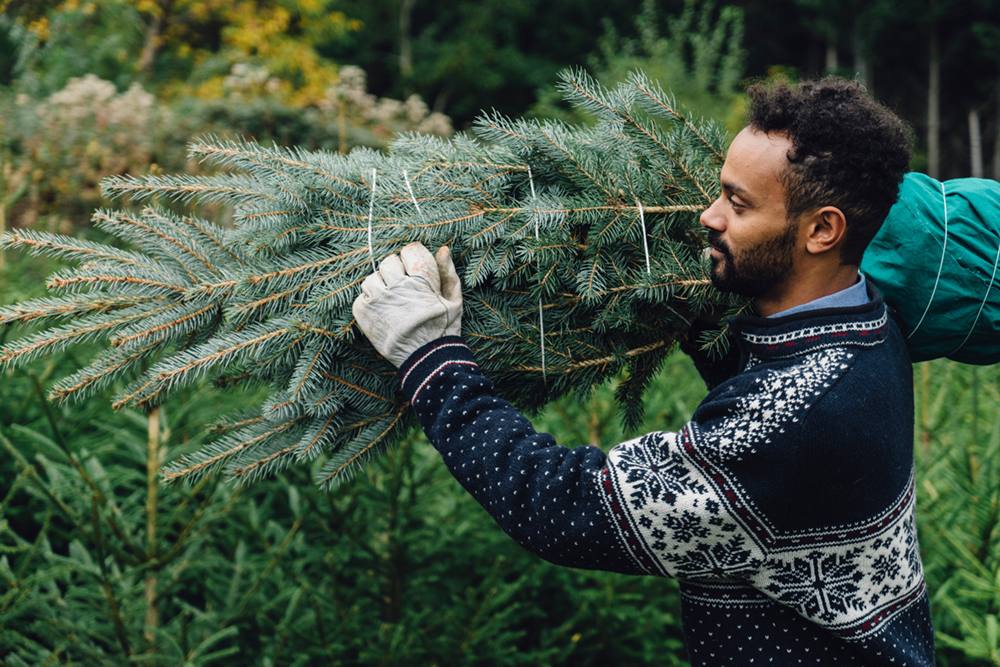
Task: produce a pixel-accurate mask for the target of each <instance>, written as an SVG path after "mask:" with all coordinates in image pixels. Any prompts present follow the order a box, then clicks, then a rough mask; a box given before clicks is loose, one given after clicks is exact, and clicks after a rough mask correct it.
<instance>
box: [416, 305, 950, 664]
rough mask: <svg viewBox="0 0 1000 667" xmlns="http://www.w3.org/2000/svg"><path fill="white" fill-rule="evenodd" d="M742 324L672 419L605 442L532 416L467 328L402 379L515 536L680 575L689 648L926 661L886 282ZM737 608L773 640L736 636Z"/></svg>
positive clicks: (462, 474) (906, 415)
mask: <svg viewBox="0 0 1000 667" xmlns="http://www.w3.org/2000/svg"><path fill="white" fill-rule="evenodd" d="M734 328H735V329H736V330H737V331H739V333H740V336H741V338H740V347H741V349H742V355H743V360H742V363H741V367H742V370H741V372H740V373H739V374H738V375H737V376H735V377H734V378H732V379H731V380H729V381H727V382H725V383H723V384H722V385H720V386H718V387H716V388H715V389H714V390H713V391H712V392H711V393H710V394H709V396H708V397H707V398H706V399H705V401H704V402H703V403H702V405H701V406H699V408H698V410H697V411H696V413H695V415H694V417H693V418H692V420H691V421H690V422H689V423H688V424H686V425H685V426H684V427H683V428H682V429H681V430H680V431H679V432H677V433H667V432H656V433H650V434H647V435H645V436H642V437H641V438H637V439H635V440H631V441H629V442H625V443H622V444H620V445H618V446H616V447H614V448H613V449H612V450H611V451H610V453H609V454H608V455H607V456H605V455H604V453H603V452H601V451H600V450H599V449H597V448H594V447H577V448H574V449H567V448H564V447H559V446H557V445H556V444H555V442H554V441H553V440H552V438H551V436H549V435H547V434H539V433H536V432H535V431H534V430H533V429H532V428H531V425H530V423H529V422H528V421H527V420H526V419H525V418H524V417H523V416H521V415H520V414H519V413H517V411H516V410H514V409H513V408H512V407H511V406H510V405H509V404H507V403H506V402H504V401H502V400H500V399H498V398H496V396H494V394H493V392H492V383H490V381H489V380H488V379H487V378H485V377H484V376H483V375H482V373H481V372H480V371H479V368H478V366H477V365H476V364H475V360H474V358H473V356H472V353H471V351H469V349H468V348H467V347H465V344H464V343H463V342H462V341H461V339H459V338H445V339H441V340H439V341H436V342H434V343H431V344H430V345H428V346H425V347H424V348H422V349H421V350H419V351H418V352H416V353H415V354H414V355H413V356H412V357H411V358H410V359H409V360H408V361H407V362H406V364H404V366H403V367H402V368H401V369H400V379H401V380H402V384H403V388H404V391H405V392H406V393H407V394H409V395H410V396H411V397H412V398H411V402H412V404H413V406H414V407H415V408H416V410H417V413H418V415H419V417H420V419H421V423H422V425H423V426H424V429H425V431H426V432H427V433H428V436H429V437H430V439H431V442H432V443H434V445H435V446H436V447H437V448H438V450H439V451H440V452H441V453H442V455H443V457H444V460H445V462H446V464H447V465H448V466H449V468H450V469H451V470H452V472H453V473H454V474H455V476H456V477H457V478H458V480H459V481H460V482H461V483H462V484H463V486H465V488H466V489H468V490H469V491H470V493H472V494H473V495H474V496H475V497H476V499H477V500H479V502H480V503H481V504H482V505H483V506H484V507H485V508H486V509H487V511H489V512H490V514H491V515H492V516H493V517H494V518H495V519H496V520H497V522H498V523H499V524H500V526H501V527H502V528H503V529H504V530H505V531H507V532H508V533H509V534H510V535H511V536H512V537H513V538H514V539H515V540H517V541H518V543H520V544H521V545H522V546H524V547H525V548H527V549H529V550H530V551H532V552H534V553H536V554H538V555H540V556H542V557H543V558H546V559H548V560H551V561H553V562H556V563H559V564H563V565H568V566H572V567H584V568H590V569H608V570H614V571H619V572H626V573H634V574H652V575H659V576H672V577H677V578H678V579H680V580H681V588H682V602H683V622H684V627H685V633H686V636H687V639H688V642H687V643H688V650H689V657H690V659H691V661H692V664H757V661H759V663H760V664H898V665H929V664H933V634H932V630H931V626H930V620H929V612H928V604H927V593H926V589H925V586H924V580H923V573H922V569H921V564H920V557H919V549H918V545H917V536H916V530H915V525H914V507H913V501H914V489H913V475H912V470H913V462H912V452H911V451H910V448H912V388H911V387H910V385H909V384H908V382H909V378H908V377H907V376H906V375H905V373H908V372H909V360H908V357H907V355H906V352H905V348H904V347H903V344H902V338H901V335H900V334H899V331H898V329H896V328H895V326H894V325H893V324H892V323H891V322H890V320H889V319H888V317H887V312H886V309H885V307H884V305H883V304H882V302H881V299H875V300H874V301H873V302H872V304H870V305H867V306H862V307H850V308H843V309H832V310H827V311H820V312H819V313H804V314H801V315H792V316H789V317H785V318H778V319H777V321H775V322H769V321H763V320H759V319H756V318H745V319H744V320H743V321H742V322H734ZM908 391H909V392H910V393H909V395H907V392H908ZM871 401H877V403H875V404H874V405H872V406H869V402H871ZM907 420H909V422H907ZM876 426H879V427H881V428H880V429H879V428H876ZM734 619H739V620H738V621H736V620H734ZM744 623H745V624H746V627H747V628H755V632H756V634H754V633H750V634H749V635H745V636H746V637H751V638H752V637H757V638H758V640H759V641H764V642H765V644H764V645H762V646H756V645H755V646H753V647H747V646H746V645H745V644H744V642H745V641H754V640H752V639H751V640H741V639H740V637H743V636H744V635H743V634H742V633H741V632H740V630H742V629H743V626H744ZM761 628H765V629H767V628H771V629H770V630H767V632H764V631H763V630H761ZM772 631H773V633H774V635H773V637H774V640H773V641H774V643H773V645H771V646H769V645H768V644H767V643H768V642H771V641H772V640H771V639H763V640H761V639H760V638H763V637H765V635H766V636H767V637H771V636H772V635H771V634H770V633H771V632H772ZM779 639H780V641H779ZM748 648H749V649H751V650H746V649H748Z"/></svg>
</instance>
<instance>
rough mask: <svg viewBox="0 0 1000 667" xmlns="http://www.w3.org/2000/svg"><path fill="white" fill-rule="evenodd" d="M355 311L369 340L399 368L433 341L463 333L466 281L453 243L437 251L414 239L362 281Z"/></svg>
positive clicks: (359, 324) (355, 315)
mask: <svg viewBox="0 0 1000 667" xmlns="http://www.w3.org/2000/svg"><path fill="white" fill-rule="evenodd" d="M353 311H354V317H355V319H357V321H358V326H360V327H361V330H362V331H363V332H364V334H365V336H367V337H368V340H370V341H371V343H372V345H373V346H375V349H376V350H378V351H379V354H381V355H382V356H383V357H385V358H386V359H388V360H389V362H390V363H391V364H392V365H393V366H395V367H396V368H399V367H400V366H402V365H403V362H404V361H406V360H407V358H409V356H410V355H411V354H413V353H414V352H416V351H417V350H418V349H420V348H421V347H423V346H424V345H426V344H427V343H430V342H431V341H434V340H437V339H438V338H441V337H442V336H458V335H459V334H461V332H462V285H461V283H460V282H459V280H458V273H457V272H456V271H455V264H454V262H452V261H451V252H450V251H449V250H448V246H441V248H440V249H439V250H438V251H437V253H436V254H434V255H431V253H430V251H429V250H427V248H425V247H424V246H423V245H422V244H420V243H411V244H410V245H408V246H406V247H405V248H403V249H402V250H400V251H399V254H398V255H392V256H390V257H386V258H385V259H384V260H382V264H381V265H379V269H378V271H376V272H375V273H373V274H372V275H370V276H368V277H367V278H365V281H364V282H363V283H361V295H360V296H359V297H358V298H357V299H355V301H354V307H353Z"/></svg>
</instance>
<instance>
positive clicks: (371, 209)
mask: <svg viewBox="0 0 1000 667" xmlns="http://www.w3.org/2000/svg"><path fill="white" fill-rule="evenodd" d="M377 176H378V170H377V169H372V200H371V202H370V203H369V205H368V259H370V260H371V262H372V273H376V272H378V268H377V267H376V266H375V252H374V251H373V250H372V216H373V215H374V214H375V179H376V178H377Z"/></svg>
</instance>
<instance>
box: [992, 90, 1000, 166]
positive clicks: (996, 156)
mask: <svg viewBox="0 0 1000 667" xmlns="http://www.w3.org/2000/svg"><path fill="white" fill-rule="evenodd" d="M995 123H996V128H997V133H996V139H994V141H993V179H994V180H997V181H1000V86H997V112H996V121H995Z"/></svg>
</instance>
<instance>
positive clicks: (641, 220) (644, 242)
mask: <svg viewBox="0 0 1000 667" xmlns="http://www.w3.org/2000/svg"><path fill="white" fill-rule="evenodd" d="M635 205H636V206H638V207H639V223H640V224H641V225H642V250H643V252H645V253H646V275H649V274H650V273H652V272H651V271H650V269H649V241H647V240H646V216H645V215H643V212H642V202H641V201H639V198H638V197H636V198H635Z"/></svg>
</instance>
